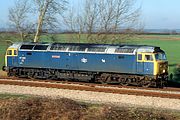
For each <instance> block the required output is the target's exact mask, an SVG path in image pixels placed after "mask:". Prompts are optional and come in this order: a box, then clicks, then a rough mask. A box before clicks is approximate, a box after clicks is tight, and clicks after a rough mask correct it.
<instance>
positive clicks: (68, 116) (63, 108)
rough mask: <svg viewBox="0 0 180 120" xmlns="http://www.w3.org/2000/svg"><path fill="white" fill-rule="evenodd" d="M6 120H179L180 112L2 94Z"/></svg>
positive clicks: (1, 114)
mask: <svg viewBox="0 0 180 120" xmlns="http://www.w3.org/2000/svg"><path fill="white" fill-rule="evenodd" d="M0 119H3V120H26V119H28V120H37V119H38V120H54V119H60V120H61V119H63V120H179V119H180V112H179V111H169V110H166V111H165V110H156V109H143V108H128V107H115V106H110V105H95V104H86V103H80V102H76V101H73V100H70V99H65V98H61V99H50V98H40V97H30V96H25V95H9V94H0Z"/></svg>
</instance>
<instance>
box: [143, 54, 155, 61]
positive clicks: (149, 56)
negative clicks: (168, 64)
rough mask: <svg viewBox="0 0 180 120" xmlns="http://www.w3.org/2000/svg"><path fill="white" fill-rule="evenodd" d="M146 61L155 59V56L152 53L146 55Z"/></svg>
mask: <svg viewBox="0 0 180 120" xmlns="http://www.w3.org/2000/svg"><path fill="white" fill-rule="evenodd" d="M144 59H145V60H146V61H153V57H152V55H145V58H144Z"/></svg>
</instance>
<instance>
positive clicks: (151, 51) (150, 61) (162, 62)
mask: <svg viewBox="0 0 180 120" xmlns="http://www.w3.org/2000/svg"><path fill="white" fill-rule="evenodd" d="M137 73H138V74H141V75H148V76H152V77H151V78H150V79H155V80H160V81H167V79H168V61H167V58H166V54H165V52H164V51H163V50H161V49H160V48H159V47H154V48H153V47H149V48H146V49H144V48H140V49H139V50H138V52H137Z"/></svg>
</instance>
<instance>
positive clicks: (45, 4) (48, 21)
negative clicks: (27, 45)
mask: <svg viewBox="0 0 180 120" xmlns="http://www.w3.org/2000/svg"><path fill="white" fill-rule="evenodd" d="M34 2H35V3H36V7H37V8H38V9H37V10H38V13H39V16H38V23H37V30H36V34H35V37H34V42H38V41H39V36H40V33H41V32H42V29H43V27H46V29H48V28H55V27H56V24H57V23H58V19H57V15H59V14H61V13H62V12H63V11H64V10H65V6H66V3H67V1H66V0H34Z"/></svg>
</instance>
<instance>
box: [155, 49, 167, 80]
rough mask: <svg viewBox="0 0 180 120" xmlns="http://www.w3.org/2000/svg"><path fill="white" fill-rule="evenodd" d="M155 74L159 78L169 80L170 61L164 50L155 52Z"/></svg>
mask: <svg viewBox="0 0 180 120" xmlns="http://www.w3.org/2000/svg"><path fill="white" fill-rule="evenodd" d="M154 63H155V64H154V75H155V76H156V79H157V80H161V81H163V82H167V80H168V61H167V59H166V55H165V53H164V52H158V53H155V62H154Z"/></svg>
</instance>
